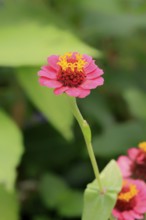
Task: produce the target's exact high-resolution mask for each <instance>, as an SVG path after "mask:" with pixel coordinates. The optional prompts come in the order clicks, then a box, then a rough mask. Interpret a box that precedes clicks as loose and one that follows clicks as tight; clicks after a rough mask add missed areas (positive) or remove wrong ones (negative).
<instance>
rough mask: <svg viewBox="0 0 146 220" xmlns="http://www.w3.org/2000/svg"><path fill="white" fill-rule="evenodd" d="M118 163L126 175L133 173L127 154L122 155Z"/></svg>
mask: <svg viewBox="0 0 146 220" xmlns="http://www.w3.org/2000/svg"><path fill="white" fill-rule="evenodd" d="M117 163H118V165H119V167H120V169H121V172H122V174H123V176H124V177H129V176H130V175H131V171H130V165H131V161H130V159H129V158H128V157H127V156H120V157H119V158H118V160H117Z"/></svg>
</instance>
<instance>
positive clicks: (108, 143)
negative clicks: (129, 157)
mask: <svg viewBox="0 0 146 220" xmlns="http://www.w3.org/2000/svg"><path fill="white" fill-rule="evenodd" d="M145 134H146V126H145V125H144V124H142V123H140V122H137V121H129V122H124V123H121V124H115V125H113V126H111V127H110V128H109V129H107V130H105V131H104V132H103V133H102V134H101V135H98V136H96V137H95V138H94V139H93V146H94V152H95V154H96V155H97V156H103V157H110V156H114V155H115V154H121V153H124V152H125V151H126V150H127V149H128V148H130V147H131V146H134V145H135V146H137V144H138V143H139V142H140V141H141V140H145V137H146V135H145Z"/></svg>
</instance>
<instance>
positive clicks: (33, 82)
mask: <svg viewBox="0 0 146 220" xmlns="http://www.w3.org/2000/svg"><path fill="white" fill-rule="evenodd" d="M38 70H39V68H38V69H37V68H18V71H17V74H16V76H17V79H18V80H19V83H20V85H21V86H22V88H23V89H24V91H25V92H26V94H27V95H28V97H29V98H30V99H31V101H32V102H33V103H34V104H35V106H36V107H37V108H38V109H39V110H40V111H41V112H42V113H43V114H44V116H45V117H46V118H47V119H48V120H49V122H51V123H52V125H53V126H54V127H55V128H56V129H57V130H58V131H59V132H60V133H61V134H62V135H63V136H64V137H66V138H67V139H70V138H72V131H71V126H72V122H73V115H72V112H71V109H70V106H69V104H68V102H67V98H66V97H65V95H60V96H56V95H54V94H53V91H52V90H51V89H48V88H45V87H41V86H40V85H39V83H38V77H37V71H38Z"/></svg>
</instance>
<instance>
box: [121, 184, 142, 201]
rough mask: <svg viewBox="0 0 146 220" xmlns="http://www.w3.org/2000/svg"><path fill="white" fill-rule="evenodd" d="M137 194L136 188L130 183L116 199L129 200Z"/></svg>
mask: <svg viewBox="0 0 146 220" xmlns="http://www.w3.org/2000/svg"><path fill="white" fill-rule="evenodd" d="M137 194H138V190H137V188H136V186H135V185H134V184H130V186H129V190H128V192H121V193H119V195H118V199H120V200H122V201H126V202H129V201H130V200H131V199H132V198H134V196H136V195H137Z"/></svg>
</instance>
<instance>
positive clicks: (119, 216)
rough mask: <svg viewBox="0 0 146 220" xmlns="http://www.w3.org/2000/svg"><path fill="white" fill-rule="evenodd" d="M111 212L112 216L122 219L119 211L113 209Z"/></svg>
mask: <svg viewBox="0 0 146 220" xmlns="http://www.w3.org/2000/svg"><path fill="white" fill-rule="evenodd" d="M112 214H113V216H114V217H116V218H117V219H120V220H121V219H122V215H121V212H120V211H118V210H117V209H113V211H112Z"/></svg>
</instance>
